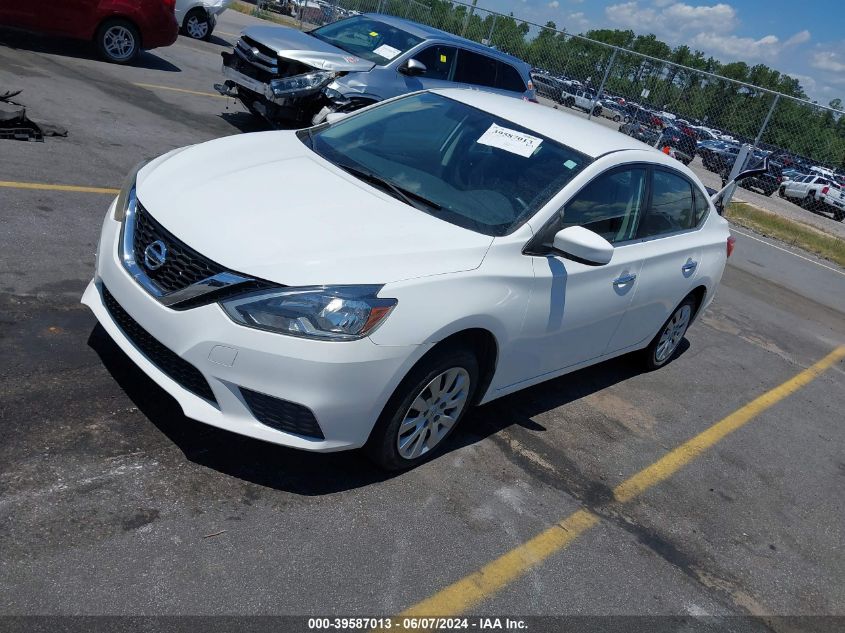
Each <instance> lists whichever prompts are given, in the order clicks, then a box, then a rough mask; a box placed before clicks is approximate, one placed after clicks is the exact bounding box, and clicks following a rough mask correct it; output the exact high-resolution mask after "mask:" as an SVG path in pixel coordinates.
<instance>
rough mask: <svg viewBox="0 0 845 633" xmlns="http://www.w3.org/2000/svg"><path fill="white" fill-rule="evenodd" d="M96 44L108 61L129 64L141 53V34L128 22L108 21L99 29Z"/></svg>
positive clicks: (101, 54)
mask: <svg viewBox="0 0 845 633" xmlns="http://www.w3.org/2000/svg"><path fill="white" fill-rule="evenodd" d="M95 44H96V45H97V51H98V52H99V54H100V56H101V57H102V58H103V59H105V60H106V61H109V62H112V63H114V64H128V63H130V62H131V61H133V60H134V59H135V58H136V57H137V56H138V53H139V52H140V51H141V34H140V33H139V32H138V29H137V28H136V27H135V25H134V24H132V23H131V22H129V21H128V20H117V19H115V20H106V21H105V22H103V23H102V24H101V25H100V28H99V29H97V35H96V40H95Z"/></svg>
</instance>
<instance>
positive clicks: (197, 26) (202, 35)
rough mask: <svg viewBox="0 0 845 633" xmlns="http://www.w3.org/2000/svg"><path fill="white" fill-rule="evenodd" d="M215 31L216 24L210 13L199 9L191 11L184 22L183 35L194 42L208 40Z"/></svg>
mask: <svg viewBox="0 0 845 633" xmlns="http://www.w3.org/2000/svg"><path fill="white" fill-rule="evenodd" d="M212 31H214V24H212V22H211V18H209V17H208V13H206V12H205V10H204V9H201V8H199V7H197V8H195V9H191V10H190V11H188V14H187V15H186V16H185V20H184V21H183V22H182V33H184V34H185V35H187V36H188V37H190V38H191V39H194V40H208V39H209V38H210V37H211V33H212Z"/></svg>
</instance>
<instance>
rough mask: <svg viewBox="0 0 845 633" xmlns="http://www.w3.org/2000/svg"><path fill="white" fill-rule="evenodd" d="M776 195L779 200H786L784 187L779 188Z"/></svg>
mask: <svg viewBox="0 0 845 633" xmlns="http://www.w3.org/2000/svg"><path fill="white" fill-rule="evenodd" d="M778 195H779V196H780V197H781V198H786V187H783V186H782V187H780V189H778Z"/></svg>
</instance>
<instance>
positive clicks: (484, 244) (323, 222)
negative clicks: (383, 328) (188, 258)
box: [137, 131, 493, 286]
mask: <svg viewBox="0 0 845 633" xmlns="http://www.w3.org/2000/svg"><path fill="white" fill-rule="evenodd" d="M137 194H138V200H139V201H140V202H141V204H143V205H144V208H145V209H146V210H147V211H148V212H149V213H150V215H152V216H153V217H154V218H155V219H156V220H157V221H158V222H159V223H161V224H162V225H163V226H164V227H165V228H166V229H167V230H168V231H170V232H171V233H173V234H174V235H175V236H176V237H177V238H179V239H180V240H182V241H183V242H185V243H186V244H187V245H188V246H190V247H192V248H193V249H195V250H197V251H198V252H200V253H202V254H203V255H205V256H206V257H209V258H210V259H212V260H214V261H216V262H217V263H219V264H221V265H222V266H225V267H226V268H229V269H231V270H233V271H236V272H240V273H244V274H247V275H251V276H255V277H259V278H261V279H266V280H268V281H272V282H275V283H279V284H283V285H289V286H306V285H323V284H363V283H366V284H378V283H388V282H394V281H400V280H403V279H412V278H415V277H423V276H427V275H439V274H444V273H450V272H457V271H462V270H471V269H474V268H477V267H478V266H479V265H480V264H481V261H482V260H483V259H484V255H485V254H486V252H487V249H488V248H489V246H490V244H491V242H492V240H493V238H492V237H490V236H487V235H482V234H480V233H476V232H474V231H470V230H468V229H464V228H461V227H458V226H455V225H453V224H450V223H448V222H445V221H443V220H440V219H438V218H435V217H434V216H431V215H429V214H427V213H424V212H423V211H420V210H418V209H415V208H413V207H410V206H408V205H406V204H405V203H403V202H400V201H399V200H396V199H395V198H392V197H390V196H388V195H386V194H383V193H382V192H381V191H379V190H377V189H374V188H372V187H370V186H369V185H367V184H365V183H363V182H361V181H359V180H357V179H356V178H354V177H353V176H351V175H349V174H347V173H346V172H344V171H342V170H340V169H338V168H336V167H334V165H332V164H331V163H329V162H327V161H325V160H323V159H322V158H321V157H319V156H318V155H317V154H315V153H314V152H312V151H311V150H310V149H308V148H307V147H306V146H305V145H304V144H303V143H302V142H301V141H300V140H299V139H298V138H297V137H296V135H295V133H294V132H290V131H284V132H258V133H254V134H242V135H238V136H231V137H227V138H223V139H219V140H216V141H210V142H208V143H203V144H200V145H194V146H192V147H189V148H187V149H184V150H182V151H178V152H172V153H171V154H168V155H166V156H164V157H162V158H160V159H157V160H155V161H153V162H152V163H150V164H149V165H147V166H146V167H144V168H143V169H142V170H141V171H140V172H139V174H138V180H137Z"/></svg>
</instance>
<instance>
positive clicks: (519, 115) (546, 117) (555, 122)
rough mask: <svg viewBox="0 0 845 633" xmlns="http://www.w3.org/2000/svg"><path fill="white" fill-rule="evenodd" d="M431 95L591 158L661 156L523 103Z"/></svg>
mask: <svg viewBox="0 0 845 633" xmlns="http://www.w3.org/2000/svg"><path fill="white" fill-rule="evenodd" d="M432 92H435V93H437V94H440V95H443V96H444V97H448V98H450V99H454V100H455V101H460V102H462V103H466V104H467V105H470V106H472V107H474V108H478V109H479V110H484V111H486V112H490V113H491V114H494V115H496V116H498V117H501V118H503V119H507V120H508V121H513V122H514V123H516V124H518V125H521V126H522V127H525V128H528V129H529V130H534V131H535V132H537V133H539V134H542V135H543V136H546V137H548V138H550V139H552V140H554V141H557V142H559V143H562V144H563V145H567V146H569V147H571V148H572V149H574V150H576V151H579V152H581V153H582V154H586V155H587V156H591V157H592V158H596V157H598V156H601V155H603V154H607V153H608V152H615V151H619V150H626V149H637V150H641V149H645V148H649V149H652V150H653V151H654V152H655V153H656V154H659V153H660V152H658V151H657V150H655V149H654V148H651V147H650V146H649V145H646V144H645V143H642V142H641V141H638V140H636V139H634V138H631V137H630V136H626V135H624V134H620V133H619V132H617V131H616V130H613V129H611V128H608V127H605V126H604V125H601V124H599V123H593V122H591V121H587V120H586V119H583V118H581V117H579V116H577V115H575V114H570V113H569V112H563V111H561V110H555V109H554V108H549V107H546V106H542V105H540V104H537V103H531V102H530V101H526V100H524V99H514V98H513V97H506V96H504V95H499V94H494V93H491V92H484V91H482V90H473V89H468V88H443V89H438V90H432Z"/></svg>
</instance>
